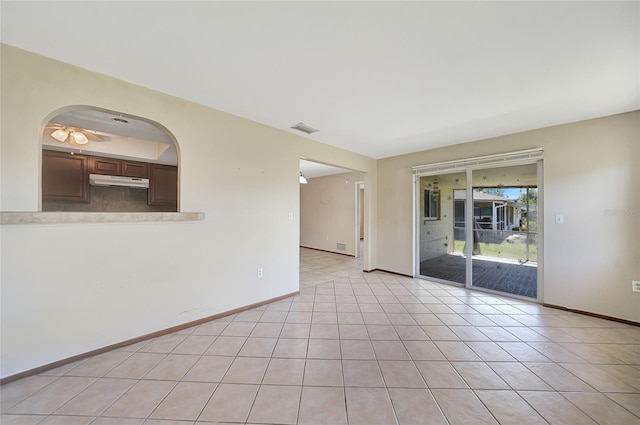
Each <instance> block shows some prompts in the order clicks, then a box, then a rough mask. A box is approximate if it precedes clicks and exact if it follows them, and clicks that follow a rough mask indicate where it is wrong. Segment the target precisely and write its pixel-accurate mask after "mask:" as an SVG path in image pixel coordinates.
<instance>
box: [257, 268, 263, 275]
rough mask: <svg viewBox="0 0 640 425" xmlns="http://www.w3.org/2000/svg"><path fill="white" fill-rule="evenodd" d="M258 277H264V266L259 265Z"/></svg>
mask: <svg viewBox="0 0 640 425" xmlns="http://www.w3.org/2000/svg"><path fill="white" fill-rule="evenodd" d="M257 274H258V277H262V276H264V270H262V267H258V273H257Z"/></svg>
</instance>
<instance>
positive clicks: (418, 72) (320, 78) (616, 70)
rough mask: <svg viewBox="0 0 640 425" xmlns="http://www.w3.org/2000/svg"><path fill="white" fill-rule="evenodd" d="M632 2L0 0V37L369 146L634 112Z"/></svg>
mask: <svg viewBox="0 0 640 425" xmlns="http://www.w3.org/2000/svg"><path fill="white" fill-rule="evenodd" d="M639 5H640V3H639V2H637V1H634V2H620V3H618V2H608V1H607V2H578V1H573V2H391V1H389V2H360V1H358V2H268V1H260V2H211V1H199V2H179V1H142V2H98V1H86V2H58V1H45V2H31V1H30V2H7V1H2V3H1V8H2V10H1V19H2V21H1V25H2V29H1V38H2V42H4V43H7V44H10V45H14V46H17V47H20V48H23V49H26V50H30V51H33V52H36V53H40V54H43V55H45V56H49V57H53V58H56V59H59V60H62V61H64V62H68V63H71V64H74V65H77V66H80V67H84V68H87V69H90V70H93V71H97V72H100V73H103V74H107V75H111V76H114V77H116V78H120V79H123V80H127V81H130V82H133V83H136V84H139V85H142V86H146V87H149V88H153V89H156V90H159V91H162V92H165V93H169V94H171V95H175V96H179V97H182V98H185V99H189V100H192V101H194V102H198V103H201V104H204V105H208V106H211V107H213V108H217V109H220V110H223V111H226V112H230V113H233V114H236V115H239V116H243V117H246V118H249V119H252V120H256V121H259V122H262V123H265V124H268V125H271V126H274V127H277V128H281V129H285V130H287V131H291V132H296V131H295V130H290V129H289V127H290V126H292V125H294V124H296V123H298V122H301V121H302V122H304V123H306V124H308V125H310V126H312V127H315V128H318V129H319V130H320V131H319V132H317V133H314V134H313V135H311V136H309V137H310V138H312V139H315V140H318V141H321V142H325V143H328V144H331V145H335V146H340V147H342V148H345V149H348V150H351V151H354V152H358V153H361V154H365V155H368V156H371V157H374V158H382V157H388V156H393V155H398V154H402V153H408V152H414V151H419V150H424V149H428V148H432V147H437V146H445V145H450V144H455V143H460V142H464V141H470V140H477V139H482V138H486V137H491V136H497V135H502V134H509V133H514V132H519V131H524V130H528V129H534V128H540V127H546V126H550V125H555V124H561V123H567V122H574V121H579V120H583V119H588V118H594V117H599V116H606V115H611V114H615V113H621V112H626V111H632V110H636V109H639V108H640V34H639V26H640V25H639V22H640V9H639ZM96 106H98V107H99V106H101V105H96ZM123 112H126V111H123ZM296 133H297V132H296ZM297 134H299V133H297Z"/></svg>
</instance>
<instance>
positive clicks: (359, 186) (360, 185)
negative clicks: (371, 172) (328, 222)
mask: <svg viewBox="0 0 640 425" xmlns="http://www.w3.org/2000/svg"><path fill="white" fill-rule="evenodd" d="M354 186H355V188H356V235H355V238H356V243H355V245H354V246H355V253H356V259H358V258H360V257H363V256H364V249H365V248H364V247H363V249H362V250H363V252H360V239H361V238H362V234H361V233H360V227H361V226H360V222H361V220H360V217H361V216H362V221H363V222H364V211H362V210H361V209H360V203H361V202H360V201H362V205H363V206H364V205H365V203H364V197H365V194H364V191H365V188H364V181H357V182H355V184H354ZM361 198H362V199H361ZM363 209H364V208H363ZM364 224H366V223H363V226H364Z"/></svg>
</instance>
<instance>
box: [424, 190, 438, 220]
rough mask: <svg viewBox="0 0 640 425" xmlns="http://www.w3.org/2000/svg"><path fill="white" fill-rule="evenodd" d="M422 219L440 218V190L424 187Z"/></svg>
mask: <svg viewBox="0 0 640 425" xmlns="http://www.w3.org/2000/svg"><path fill="white" fill-rule="evenodd" d="M424 219H425V220H439V219H440V191H439V190H432V189H425V190H424Z"/></svg>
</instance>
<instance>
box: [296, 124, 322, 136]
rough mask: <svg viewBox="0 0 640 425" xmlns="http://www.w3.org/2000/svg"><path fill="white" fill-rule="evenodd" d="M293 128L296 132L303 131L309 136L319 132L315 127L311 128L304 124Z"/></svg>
mask: <svg viewBox="0 0 640 425" xmlns="http://www.w3.org/2000/svg"><path fill="white" fill-rule="evenodd" d="M291 128H293V129H294V130H298V131H302V132H303V133H307V134H311V133H315V132H316V131H318V130H317V129H315V128H313V127H309V126H308V125H306V124H305V123H302V122H299V123H298V124H296V125H294V126H292V127H291Z"/></svg>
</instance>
